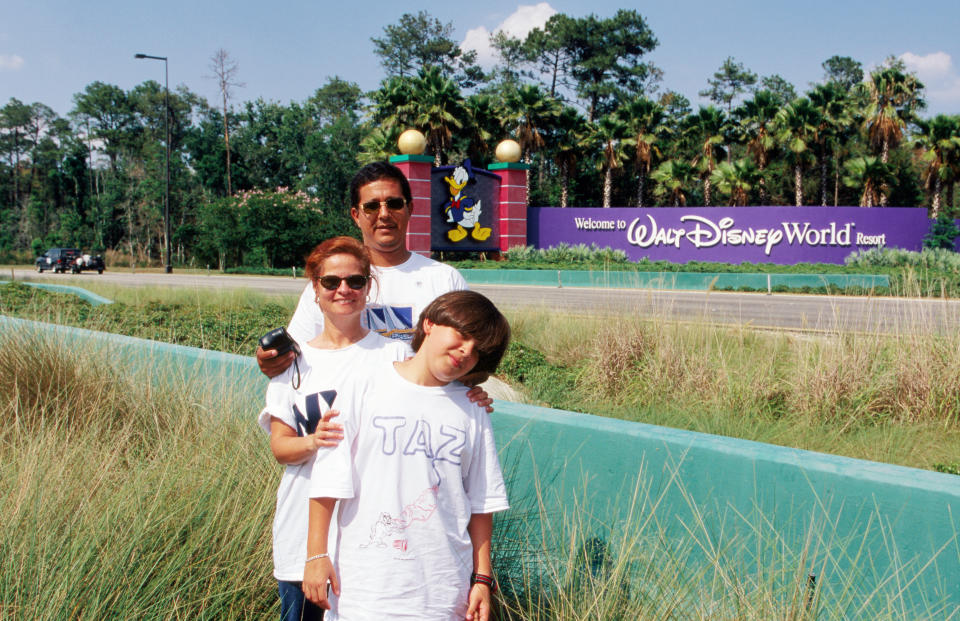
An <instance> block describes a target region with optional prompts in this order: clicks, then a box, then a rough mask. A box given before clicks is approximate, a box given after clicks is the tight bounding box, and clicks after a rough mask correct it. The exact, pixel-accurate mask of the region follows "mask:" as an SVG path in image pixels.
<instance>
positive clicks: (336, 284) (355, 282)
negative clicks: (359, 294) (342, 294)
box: [317, 274, 369, 291]
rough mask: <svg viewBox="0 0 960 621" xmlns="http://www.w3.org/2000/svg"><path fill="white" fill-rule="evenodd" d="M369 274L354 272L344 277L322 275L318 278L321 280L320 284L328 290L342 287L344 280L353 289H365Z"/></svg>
mask: <svg viewBox="0 0 960 621" xmlns="http://www.w3.org/2000/svg"><path fill="white" fill-rule="evenodd" d="M368 278H369V276H364V275H363V274H352V275H350V276H344V277H343V278H341V277H339V276H332V275H331V276H321V277H320V278H318V279H317V280H318V281H320V286H321V287H323V288H324V289H326V290H327V291H336V290H337V289H339V288H340V283H341V282H343V281H346V282H347V286H348V287H350V288H351V289H357V290H359V289H363V288H364V287H365V286H367V279H368Z"/></svg>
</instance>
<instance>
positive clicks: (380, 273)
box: [257, 162, 467, 377]
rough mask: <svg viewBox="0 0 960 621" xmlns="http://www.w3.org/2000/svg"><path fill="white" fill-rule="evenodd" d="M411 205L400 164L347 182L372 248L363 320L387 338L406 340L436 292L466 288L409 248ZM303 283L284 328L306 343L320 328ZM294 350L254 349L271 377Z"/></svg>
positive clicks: (353, 213)
mask: <svg viewBox="0 0 960 621" xmlns="http://www.w3.org/2000/svg"><path fill="white" fill-rule="evenodd" d="M412 208H413V195H412V193H411V191H410V183H409V182H408V181H407V178H406V176H404V174H403V173H402V172H401V171H400V169H399V168H397V167H396V166H393V165H392V164H388V163H386V162H374V163H373V164H368V165H366V166H364V167H363V168H361V169H360V170H359V171H358V172H357V174H356V175H354V177H353V180H352V181H351V182H350V217H352V218H353V221H354V222H355V223H356V225H357V226H358V227H359V228H360V232H361V233H362V235H363V245H364V246H366V248H367V250H369V251H370V260H371V263H372V266H373V274H374V276H375V282H374V284H373V285H372V288H371V293H370V303H369V304H368V305H367V310H366V315H365V317H364V325H366V326H367V327H369V328H371V329H373V330H377V331H378V332H381V333H382V334H384V335H385V336H389V337H391V338H399V339H404V340H410V339H411V338H412V337H413V331H414V328H415V327H416V324H417V319H418V318H419V316H420V312H421V311H422V310H423V309H424V308H426V306H427V305H428V304H429V303H430V302H432V301H433V300H434V298H436V297H437V296H439V295H440V294H443V293H446V292H448V291H458V290H461V289H466V288H467V283H466V281H465V280H464V279H463V276H461V275H460V273H459V272H458V271H457V270H455V269H454V268H452V267H450V266H448V265H444V264H443V263H440V262H438V261H434V260H433V259H428V258H427V257H424V256H421V255H418V254H415V253H412V252H410V251H409V250H407V246H406V238H407V225H408V224H409V222H410V212H411V209H412ZM314 297H315V294H314V290H313V285H312V283H307V285H306V287H305V288H304V290H303V294H302V295H301V296H300V301H299V303H298V304H297V310H296V311H295V312H294V313H293V318H292V319H291V320H290V325H289V326H288V328H287V330H288V331H289V332H290V336H292V337H293V338H294V340H296V341H298V342H301V343H303V342H306V341H309V340H310V339H312V338H313V337H314V336H316V335H317V334H319V333H320V331H321V330H322V329H323V314H322V313H321V312H320V309H319V307H318V306H317V304H316V303H315V302H314ZM295 357H296V354H295V353H294V352H288V353H287V354H285V355H283V356H279V357H278V356H277V353H276V351H275V350H272V349H271V350H267V351H264V350H262V349H261V348H259V347H258V348H257V364H258V365H259V366H260V370H261V371H263V373H264V374H266V375H268V376H270V377H274V376H275V375H278V374H280V373H282V372H283V371H284V370H286V368H287V367H289V366H290V365H291V364H292V363H293V359H294V358H295Z"/></svg>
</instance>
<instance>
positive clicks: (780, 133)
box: [776, 97, 820, 207]
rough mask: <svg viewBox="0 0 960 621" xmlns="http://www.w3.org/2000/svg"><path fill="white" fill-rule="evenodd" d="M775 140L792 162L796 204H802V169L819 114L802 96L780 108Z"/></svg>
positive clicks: (807, 162)
mask: <svg viewBox="0 0 960 621" xmlns="http://www.w3.org/2000/svg"><path fill="white" fill-rule="evenodd" d="M776 126H777V134H776V136H777V140H779V141H780V142H781V143H782V144H785V145H786V146H787V149H788V151H789V159H790V162H791V164H793V183H794V186H795V198H796V206H797V207H800V206H801V205H803V169H804V167H805V166H807V165H808V164H809V163H810V145H811V144H814V143H815V142H816V140H817V129H818V128H819V126H820V115H819V113H818V112H817V109H816V108H815V107H814V106H813V104H812V103H811V102H810V100H809V99H807V98H806V97H803V98H801V99H797V100H795V101H793V102H792V103H789V104H787V105H786V106H784V107H783V108H781V109H780V112H778V113H777V117H776Z"/></svg>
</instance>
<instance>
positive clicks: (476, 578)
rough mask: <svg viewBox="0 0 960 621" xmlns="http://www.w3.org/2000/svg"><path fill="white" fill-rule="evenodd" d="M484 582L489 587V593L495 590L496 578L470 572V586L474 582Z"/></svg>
mask: <svg viewBox="0 0 960 621" xmlns="http://www.w3.org/2000/svg"><path fill="white" fill-rule="evenodd" d="M477 583H479V584H485V585H487V586H488V587H490V593H496V592H497V579H496V578H494V577H493V576H488V575H486V574H478V573H472V574H470V586H473V585H475V584H477Z"/></svg>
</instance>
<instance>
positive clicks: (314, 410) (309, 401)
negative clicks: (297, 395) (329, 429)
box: [293, 390, 337, 437]
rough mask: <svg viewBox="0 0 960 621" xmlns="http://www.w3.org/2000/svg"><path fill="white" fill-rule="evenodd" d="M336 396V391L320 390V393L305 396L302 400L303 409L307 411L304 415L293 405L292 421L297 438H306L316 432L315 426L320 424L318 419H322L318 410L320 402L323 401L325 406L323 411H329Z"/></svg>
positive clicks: (321, 414) (319, 409)
mask: <svg viewBox="0 0 960 621" xmlns="http://www.w3.org/2000/svg"><path fill="white" fill-rule="evenodd" d="M336 396H337V391H336V390H321V391H320V392H315V393H313V394H310V395H307V396H306V397H305V398H304V400H303V406H304V409H306V410H307V413H306V415H304V414H303V412H301V411H300V408H298V407H297V406H296V404H294V406H293V420H294V423H295V424H296V428H297V435H298V436H300V437H303V436H307V435H310V434H311V433H313V432H315V431H316V430H317V425H319V424H320V419H321V418H323V413H322V412H321V408H320V402H321V400H323V405H324V406H326V408H325V409H326V410H329V409H330V408H331V407H333V400H334V399H335V398H336Z"/></svg>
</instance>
